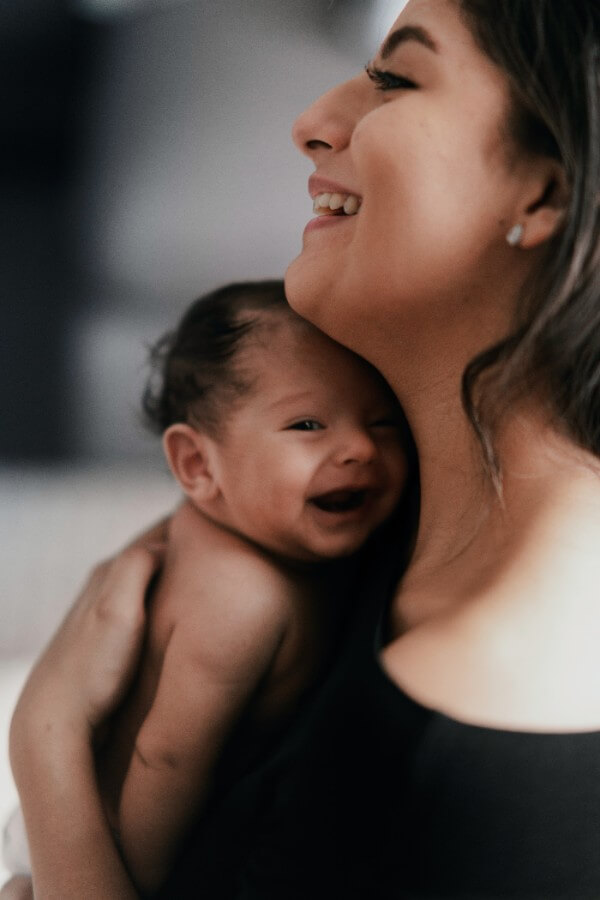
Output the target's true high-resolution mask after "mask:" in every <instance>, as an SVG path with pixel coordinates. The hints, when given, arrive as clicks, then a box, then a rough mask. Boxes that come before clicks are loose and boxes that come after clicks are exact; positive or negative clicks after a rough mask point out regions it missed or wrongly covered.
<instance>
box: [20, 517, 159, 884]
mask: <svg viewBox="0 0 600 900" xmlns="http://www.w3.org/2000/svg"><path fill="white" fill-rule="evenodd" d="M163 537H164V527H163V526H162V525H161V526H158V527H157V528H156V529H153V530H152V531H151V532H148V533H147V534H146V535H144V536H142V538H141V539H139V540H138V541H136V543H135V544H133V545H132V546H130V547H129V548H127V549H126V550H124V551H123V552H122V553H121V554H120V555H119V556H117V557H116V558H115V559H114V560H112V561H111V562H109V563H105V564H103V565H101V566H99V567H98V568H97V569H95V570H94V572H93V574H92V577H91V578H90V580H89V582H88V584H87V585H86V587H85V588H84V590H83V592H82V594H81V595H80V597H79V598H78V600H77V602H76V603H75V605H74V607H73V608H72V610H71V611H70V613H69V614H68V616H67V617H66V619H65V621H64V622H63V624H62V625H61V627H60V629H59V630H58V632H57V634H56V635H55V637H54V638H53V640H52V641H51V643H50V645H49V646H48V648H47V649H46V651H45V652H44V654H43V655H42V657H41V658H40V660H39V661H38V663H37V664H36V665H35V667H34V669H33V671H32V673H31V675H30V677H29V679H28V681H27V684H26V685H25V688H24V690H23V693H22V695H21V697H20V700H19V703H18V704H17V708H16V711H15V714H14V716H13V721H12V725H11V733H10V757H11V764H12V767H13V772H14V776H15V781H16V783H17V787H18V789H19V794H20V797H21V804H22V808H23V815H24V818H25V823H26V826H27V833H28V838H29V844H30V853H31V860H32V870H33V884H34V890H35V896H36V898H37V900H45V898H52V900H70V898H73V900H81V898H83V897H85V898H86V900H117V898H118V900H121V898H122V900H128V898H135V897H136V896H137V893H136V891H135V889H134V887H133V885H132V883H131V880H130V879H129V876H128V875H127V872H126V870H125V867H124V865H123V863H122V860H121V858H120V856H119V853H118V851H117V848H116V846H115V843H114V841H113V839H112V836H111V832H110V829H109V826H108V822H107V820H106V817H105V815H104V811H103V806H102V804H101V801H100V796H99V793H98V788H97V784H96V777H95V770H94V759H93V749H92V747H93V736H94V732H95V729H96V728H97V727H98V725H100V724H101V723H102V721H103V720H104V719H105V717H106V716H107V715H108V713H109V712H111V711H112V709H114V707H115V706H116V705H117V703H118V702H119V700H120V699H121V698H122V696H123V693H124V691H125V690H126V687H127V685H128V683H129V681H130V679H131V676H132V674H133V672H134V670H135V666H136V663H137V660H138V657H139V652H140V648H141V642H142V637H143V632H144V597H145V593H146V589H147V586H148V583H149V581H150V579H151V577H152V575H153V573H154V572H155V570H156V568H157V566H158V564H159V562H160V559H161V552H160V548H159V546H157V544H156V542H157V541H161V540H162V539H163Z"/></svg>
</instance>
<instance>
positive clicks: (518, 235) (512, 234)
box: [506, 225, 525, 247]
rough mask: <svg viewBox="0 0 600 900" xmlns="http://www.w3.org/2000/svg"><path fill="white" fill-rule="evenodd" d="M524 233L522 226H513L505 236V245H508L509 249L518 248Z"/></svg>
mask: <svg viewBox="0 0 600 900" xmlns="http://www.w3.org/2000/svg"><path fill="white" fill-rule="evenodd" d="M524 231H525V229H524V228H523V226H522V225H513V227H512V228H511V229H510V231H509V232H508V234H507V235H506V243H507V244H510V246H511V247H518V246H519V244H520V243H521V240H522V238H523V233H524Z"/></svg>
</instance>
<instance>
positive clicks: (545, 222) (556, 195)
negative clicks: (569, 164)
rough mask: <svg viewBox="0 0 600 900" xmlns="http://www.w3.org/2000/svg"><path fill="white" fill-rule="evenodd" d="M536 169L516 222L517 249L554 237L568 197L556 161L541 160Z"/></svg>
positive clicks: (536, 244) (560, 170)
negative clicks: (520, 228) (518, 230)
mask: <svg viewBox="0 0 600 900" xmlns="http://www.w3.org/2000/svg"><path fill="white" fill-rule="evenodd" d="M540 169H541V171H540V173H539V177H538V178H537V180H536V184H535V187H534V186H532V190H531V192H530V194H529V197H528V198H527V201H526V203H525V206H524V209H523V212H522V214H521V218H520V220H519V223H520V224H521V225H522V226H523V236H522V237H521V240H520V241H519V246H520V247H521V248H523V249H524V250H530V249H533V248H534V247H539V246H540V245H541V244H543V243H545V242H546V241H548V240H550V238H552V237H554V235H555V234H556V233H557V232H558V231H559V230H560V228H561V225H562V222H563V220H564V217H565V213H566V211H567V206H568V203H569V198H570V189H569V185H568V183H567V178H566V176H565V172H564V169H563V167H562V166H561V165H560V163H559V162H556V161H555V160H552V159H544V160H542V161H541V164H540Z"/></svg>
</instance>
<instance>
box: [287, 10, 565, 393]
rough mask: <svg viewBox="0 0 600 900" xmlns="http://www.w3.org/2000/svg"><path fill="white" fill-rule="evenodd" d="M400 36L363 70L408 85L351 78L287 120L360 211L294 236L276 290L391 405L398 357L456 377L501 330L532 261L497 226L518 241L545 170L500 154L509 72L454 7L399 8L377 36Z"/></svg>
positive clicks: (403, 382)
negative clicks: (351, 354)
mask: <svg viewBox="0 0 600 900" xmlns="http://www.w3.org/2000/svg"><path fill="white" fill-rule="evenodd" d="M399 29H403V32H402V34H403V35H404V39H402V40H397V39H394V38H392V37H390V39H389V40H388V44H387V47H384V49H383V50H382V51H380V52H379V53H378V54H377V55H376V56H375V58H374V64H375V65H376V66H377V67H378V68H380V69H384V70H385V71H386V72H390V73H392V74H393V75H395V76H401V77H402V78H403V79H407V80H408V81H409V82H410V83H412V84H414V87H413V88H408V87H400V88H397V89H394V90H386V91H382V90H378V89H377V86H376V85H374V84H373V83H372V82H371V81H370V80H369V77H368V76H367V74H366V73H361V74H359V75H358V76H357V77H356V78H354V79H352V80H351V81H349V82H347V83H345V84H342V85H339V86H338V87H336V88H334V89H333V90H332V91H330V92H329V93H328V94H325V95H324V96H323V97H321V98H320V99H319V100H317V101H316V103H315V104H313V106H312V107H310V108H309V109H308V110H307V111H306V112H305V113H303V114H302V115H301V116H300V118H299V119H298V121H297V122H296V125H295V128H294V139H295V141H296V144H297V146H298V147H299V149H300V150H301V151H302V152H304V153H306V154H307V155H308V156H309V157H310V158H311V159H312V160H313V162H314V163H315V167H316V175H317V176H318V177H320V178H322V179H331V180H332V181H334V182H336V183H339V184H341V185H343V186H345V187H346V189H347V190H348V192H352V193H355V194H357V195H358V196H360V197H361V201H362V202H361V207H360V210H359V212H358V214H357V215H356V216H353V217H347V218H343V217H340V218H339V219H334V220H333V222H332V223H331V224H330V225H329V226H328V227H326V228H315V229H309V230H308V231H307V233H306V234H305V239H304V246H303V250H302V253H301V254H300V255H299V257H297V259H296V260H295V261H294V262H293V263H292V264H291V265H290V267H289V269H288V272H287V275H286V291H287V295H288V297H289V300H290V303H291V305H292V306H293V307H294V308H295V309H296V310H297V311H298V312H299V313H300V314H302V315H304V316H306V317H307V318H308V319H309V320H311V321H313V322H314V323H315V324H317V325H318V326H319V327H320V328H322V329H323V330H325V331H326V332H327V333H328V334H330V335H332V336H333V337H335V338H336V339H337V340H340V341H341V342H342V343H345V344H346V345H348V346H350V347H352V349H354V350H356V351H357V352H358V353H360V354H362V355H363V356H365V357H366V358H367V359H369V360H370V361H371V362H373V363H374V364H375V365H377V366H378V367H379V368H380V369H381V370H382V371H383V372H384V373H385V374H386V377H388V379H389V380H391V381H392V382H393V385H394V387H395V388H396V389H398V390H399V391H400V394H399V395H400V397H401V399H402V400H403V401H404V400H405V399H408V392H409V390H410V386H409V380H410V375H409V368H410V365H411V362H412V363H413V364H414V365H416V364H418V367H419V369H420V371H421V374H422V372H423V370H424V369H426V368H427V366H428V365H429V366H432V367H433V368H432V369H431V371H433V372H434V373H436V375H440V374H442V373H443V372H446V373H448V371H449V366H452V367H453V368H454V369H455V370H456V372H458V370H459V369H460V370H462V368H463V367H464V365H465V364H466V363H467V362H468V360H469V359H470V358H472V357H473V356H474V355H475V354H476V353H477V352H478V351H479V350H481V349H482V348H483V347H484V346H486V345H487V344H490V343H493V342H494V340H496V339H498V338H499V337H501V336H503V335H504V334H505V333H506V332H507V331H508V330H509V327H510V322H511V318H512V315H513V310H514V304H515V299H516V297H517V295H518V292H519V288H520V286H521V285H522V283H523V282H524V280H525V279H526V277H527V275H528V274H529V272H530V271H531V268H532V266H533V265H534V264H535V263H536V261H537V260H536V259H535V258H534V257H535V254H533V253H532V254H524V255H520V256H519V257H518V258H515V257H514V254H511V253H510V251H511V248H510V247H508V245H507V243H506V233H507V231H508V229H509V228H510V227H511V225H512V224H514V222H515V221H521V222H523V223H524V225H525V226H526V233H527V230H528V228H529V227H531V224H530V222H529V221H526V220H530V219H531V216H530V215H527V211H528V210H530V209H531V208H532V207H533V205H534V204H535V203H536V201H538V200H539V199H540V197H541V196H542V195H543V192H544V190H545V189H546V187H547V179H548V177H549V173H548V172H547V171H544V170H543V168H540V167H539V166H538V160H530V159H529V158H527V159H525V158H522V159H521V158H520V159H519V160H518V163H516V162H515V161H514V158H513V156H514V155H511V154H509V153H508V150H509V149H510V145H509V143H508V139H507V136H506V130H505V128H504V124H505V119H506V114H507V110H508V103H509V91H508V84H507V81H506V78H505V76H504V74H503V73H502V72H501V71H500V70H499V69H497V68H496V67H495V66H494V65H493V64H492V63H491V61H490V60H489V59H488V58H487V57H486V56H484V54H483V53H482V52H481V51H480V50H479V48H478V47H477V46H476V44H475V42H474V39H473V37H472V35H471V33H470V32H469V31H468V29H467V28H466V26H465V24H464V23H463V21H462V19H461V18H460V15H459V13H458V10H457V7H456V5H455V4H454V3H450V2H448V0H410V2H409V3H408V4H407V6H406V7H405V9H404V10H403V11H402V13H401V15H400V16H399V17H398V18H397V20H396V22H395V23H394V26H393V27H392V30H391V32H390V35H394V33H395V32H397V31H398V30H399ZM419 34H422V35H425V36H426V39H418V37H417V36H416V35H419ZM467 73H468V74H467ZM392 334H394V335H395V338H396V340H395V343H394V342H392V341H391V340H390V335H392ZM433 348H434V349H435V352H433ZM399 360H401V361H402V366H403V369H402V377H401V378H400V377H399V373H398V364H399ZM393 373H396V378H395V380H394V377H393ZM407 379H408V380H407Z"/></svg>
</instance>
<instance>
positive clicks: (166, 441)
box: [163, 422, 219, 504]
mask: <svg viewBox="0 0 600 900" xmlns="http://www.w3.org/2000/svg"><path fill="white" fill-rule="evenodd" d="M163 448H164V451H165V456H166V458H167V462H168V463H169V466H170V468H171V471H172V473H173V475H174V476H175V478H176V479H177V481H178V482H179V484H180V485H181V487H182V489H183V491H184V492H185V493H186V494H187V495H188V497H189V498H190V499H191V500H194V501H195V502H196V503H199V504H202V503H206V502H207V501H209V500H214V499H215V497H216V496H217V495H218V493H219V485H218V482H217V480H216V478H215V470H214V465H213V459H212V456H213V454H212V449H213V442H212V441H211V440H210V438H209V437H208V436H207V435H205V434H202V433H201V432H199V431H196V429H195V428H192V426H191V425H187V424H185V423H184V422H177V423H175V425H170V426H169V428H167V430H166V431H165V433H164V435H163Z"/></svg>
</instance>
